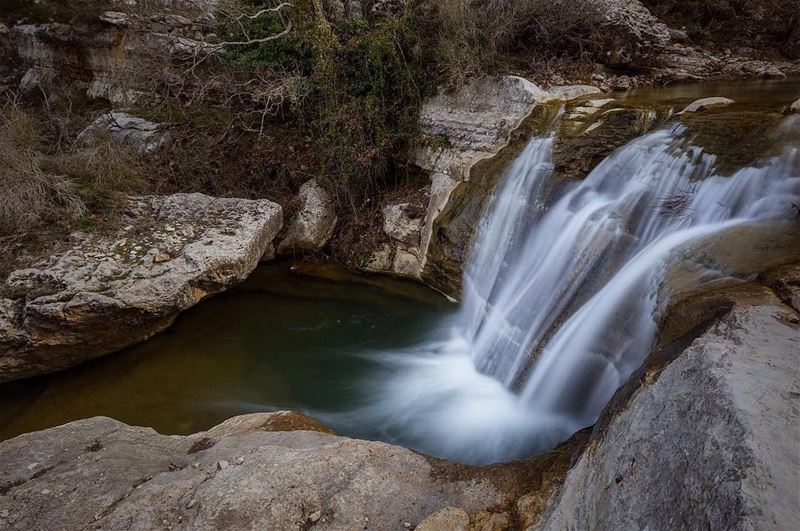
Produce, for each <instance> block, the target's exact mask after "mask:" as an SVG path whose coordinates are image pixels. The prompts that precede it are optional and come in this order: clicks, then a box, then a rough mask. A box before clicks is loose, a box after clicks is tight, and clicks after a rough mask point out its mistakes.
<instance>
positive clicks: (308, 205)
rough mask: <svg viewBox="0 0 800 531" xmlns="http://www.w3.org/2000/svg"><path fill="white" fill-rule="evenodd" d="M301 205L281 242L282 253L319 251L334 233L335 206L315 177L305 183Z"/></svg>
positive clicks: (302, 188)
mask: <svg viewBox="0 0 800 531" xmlns="http://www.w3.org/2000/svg"><path fill="white" fill-rule="evenodd" d="M298 198H299V199H300V203H301V206H300V209H299V210H298V211H297V213H296V214H295V215H294V217H293V218H292V221H291V222H290V224H289V229H288V231H287V234H286V237H285V238H284V239H283V241H281V243H280V245H279V246H278V252H279V253H281V254H287V253H291V252H292V251H318V250H320V249H322V248H323V247H324V246H325V244H326V243H328V240H330V238H331V236H332V235H333V230H334V229H335V228H336V222H337V221H338V219H337V217H336V210H335V208H334V203H333V199H332V198H331V196H330V194H329V193H328V191H327V190H325V188H323V187H322V185H320V184H319V183H318V182H317V181H316V179H311V180H310V181H308V182H306V183H305V184H303V186H301V187H300V193H299V194H298Z"/></svg>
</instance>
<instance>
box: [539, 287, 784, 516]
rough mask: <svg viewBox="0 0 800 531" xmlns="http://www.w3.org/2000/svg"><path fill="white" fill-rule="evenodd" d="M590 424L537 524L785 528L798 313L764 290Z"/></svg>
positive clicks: (744, 298)
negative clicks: (584, 446) (587, 440)
mask: <svg viewBox="0 0 800 531" xmlns="http://www.w3.org/2000/svg"><path fill="white" fill-rule="evenodd" d="M741 293H742V294H741V295H738V294H734V295H732V296H731V299H732V300H733V301H734V306H733V308H732V309H731V310H730V311H729V312H728V313H727V314H726V315H725V316H724V317H722V318H721V319H719V320H717V321H716V322H714V324H713V325H712V326H711V327H710V328H708V329H707V331H706V332H704V333H702V334H701V335H700V336H699V337H697V338H696V339H695V340H694V341H692V342H691V344H690V346H689V347H688V348H686V349H685V350H684V351H683V352H682V353H681V354H680V355H679V356H678V357H677V358H676V359H675V360H674V361H672V362H671V363H670V364H669V365H668V366H667V367H666V368H665V369H663V372H659V371H646V372H644V373H643V374H642V375H641V381H642V387H641V388H640V389H639V390H638V391H635V392H634V394H633V395H632V396H631V397H630V398H629V399H628V400H627V402H626V404H625V405H624V406H622V407H621V409H619V410H618V411H616V412H614V414H613V415H612V416H611V417H610V420H608V419H607V421H606V422H605V423H604V422H603V421H601V425H600V427H599V428H596V429H595V432H596V433H597V432H599V435H598V436H597V437H596V438H595V439H594V441H593V442H592V443H591V444H590V447H589V449H588V450H587V451H586V452H584V454H583V456H582V457H581V458H580V460H579V461H578V462H577V464H576V465H575V467H574V468H573V469H572V470H571V471H570V472H569V474H568V475H567V478H566V481H565V483H564V487H563V490H562V491H561V493H560V495H559V497H558V499H557V501H556V502H555V504H554V505H553V507H552V508H551V509H550V510H549V511H547V512H546V513H545V516H544V517H543V518H541V519H539V520H538V522H537V524H536V525H535V526H534V527H533V528H534V529H588V528H596V529H603V528H608V529H645V528H648V529H677V528H710V529H788V528H791V527H792V526H793V525H794V523H795V522H797V521H798V518H800V510H799V509H798V505H797V503H796V497H795V494H793V493H797V492H800V477H798V476H797V474H796V471H797V470H798V467H800V455H799V454H798V453H797V441H798V440H800V422H798V420H800V419H798V411H797V407H796V401H797V398H796V396H794V394H793V392H792V391H790V390H791V389H798V388H800V363H798V355H800V319H799V318H798V314H797V312H795V311H794V310H793V309H791V308H790V307H788V306H785V305H783V304H781V303H780V301H779V300H778V299H777V298H776V297H775V295H774V294H773V293H771V292H770V291H769V290H767V289H766V288H764V287H763V286H762V287H760V288H759V287H757V286H747V287H746V290H744V291H742V292H741Z"/></svg>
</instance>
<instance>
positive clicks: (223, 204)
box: [0, 194, 282, 382]
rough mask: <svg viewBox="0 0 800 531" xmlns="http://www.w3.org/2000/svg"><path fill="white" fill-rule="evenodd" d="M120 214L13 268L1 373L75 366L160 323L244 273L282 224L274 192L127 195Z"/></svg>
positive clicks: (1, 320)
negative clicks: (108, 227)
mask: <svg viewBox="0 0 800 531" xmlns="http://www.w3.org/2000/svg"><path fill="white" fill-rule="evenodd" d="M125 215H126V217H127V225H126V226H125V227H124V228H122V229H120V230H119V231H117V232H112V233H109V234H96V235H82V236H80V237H79V238H76V239H75V243H74V246H73V247H72V248H70V249H68V250H66V251H64V252H60V253H58V254H55V255H53V256H51V257H50V258H48V259H47V260H46V261H45V262H43V263H41V264H39V265H37V266H35V267H32V268H29V269H22V270H18V271H14V272H12V273H11V274H10V275H9V277H8V279H7V281H6V287H7V291H8V293H10V297H11V298H9V299H2V300H0V382H3V381H8V380H14V379H18V378H24V377H28V376H34V375H36V374H42V373H47V372H53V371H57V370H61V369H64V368H67V367H71V366H74V365H77V364H79V363H82V362H85V361H88V360H90V359H93V358H96V357H98V356H101V355H103V354H107V353H109V352H113V351H115V350H119V349H121V348H123V347H126V346H128V345H131V344H133V343H137V342H139V341H143V340H145V339H147V338H149V337H151V336H152V335H153V334H156V333H158V332H160V331H162V330H164V329H165V328H166V327H167V326H169V325H170V324H171V323H172V321H173V320H174V318H175V317H176V316H177V315H178V314H179V313H180V312H182V311H183V310H186V309H187V308H189V307H191V306H193V305H194V304H196V303H197V302H199V301H200V300H202V299H204V298H206V297H207V296H209V295H212V294H215V293H218V292H220V291H222V290H224V289H226V288H228V287H230V286H232V285H234V284H236V283H238V282H240V281H242V280H244V279H245V278H246V277H247V276H248V275H249V274H250V272H251V271H252V270H253V269H254V268H255V267H256V265H257V264H258V262H259V260H260V258H261V256H262V255H263V254H264V250H265V249H266V247H267V246H268V245H269V244H270V242H271V241H272V239H273V238H274V237H275V234H276V233H277V232H278V230H279V229H280V226H281V223H282V213H281V209H280V207H279V206H278V205H276V204H275V203H272V202H270V201H265V200H261V201H250V200H244V199H227V198H226V199H220V198H213V197H209V196H206V195H203V194H175V195H170V196H147V197H139V198H133V199H131V200H129V202H128V204H127V206H126V214H125ZM109 323H113V326H109Z"/></svg>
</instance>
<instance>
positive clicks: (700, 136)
mask: <svg viewBox="0 0 800 531" xmlns="http://www.w3.org/2000/svg"><path fill="white" fill-rule="evenodd" d="M781 119H782V116H781V115H780V114H778V113H773V112H764V111H754V110H742V111H729V110H724V109H720V110H711V111H707V112H704V113H697V114H687V115H682V116H681V122H682V123H683V124H684V125H685V126H686V127H687V128H688V129H689V132H690V133H691V134H692V135H693V137H694V142H695V143H696V144H697V145H698V146H700V147H702V148H703V150H704V151H705V152H706V153H710V154H712V155H716V156H717V171H718V172H720V173H721V174H723V175H730V174H732V173H734V172H735V171H736V170H739V169H741V168H743V167H746V166H751V165H753V164H754V163H757V162H758V161H759V160H763V159H765V158H768V157H772V156H775V155H778V154H779V150H780V148H781V143H780V142H776V135H777V134H778V131H777V126H778V124H779V122H780V121H781Z"/></svg>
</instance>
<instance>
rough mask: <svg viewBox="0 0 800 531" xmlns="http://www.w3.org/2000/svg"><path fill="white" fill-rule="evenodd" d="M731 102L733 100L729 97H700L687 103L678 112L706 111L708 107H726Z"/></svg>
mask: <svg viewBox="0 0 800 531" xmlns="http://www.w3.org/2000/svg"><path fill="white" fill-rule="evenodd" d="M732 103H734V101H733V100H732V99H730V98H721V97H714V98H702V99H699V100H697V101H694V102H692V103H690V104H689V105H687V106H686V108H685V109H683V110H682V111H681V112H680V114H683V113H687V112H701V111H707V110H708V109H716V108H718V107H727V106H728V105H730V104H732Z"/></svg>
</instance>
